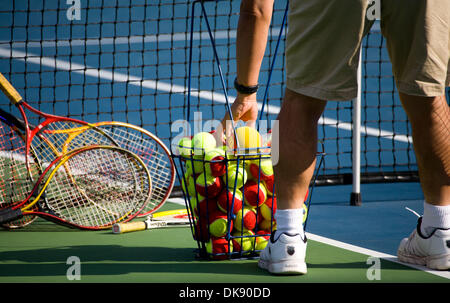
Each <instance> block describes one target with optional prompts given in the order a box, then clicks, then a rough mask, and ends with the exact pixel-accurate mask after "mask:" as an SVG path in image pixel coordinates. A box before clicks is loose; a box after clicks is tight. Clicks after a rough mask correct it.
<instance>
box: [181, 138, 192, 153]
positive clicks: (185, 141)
mask: <svg viewBox="0 0 450 303" xmlns="http://www.w3.org/2000/svg"><path fill="white" fill-rule="evenodd" d="M178 153H179V154H180V155H181V156H183V157H188V156H190V155H191V154H192V139H191V138H189V137H184V138H181V139H180V141H178Z"/></svg>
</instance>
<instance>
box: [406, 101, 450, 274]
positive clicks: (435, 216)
mask: <svg viewBox="0 0 450 303" xmlns="http://www.w3.org/2000/svg"><path fill="white" fill-rule="evenodd" d="M400 99H401V101H402V104H403V107H404V109H405V111H406V113H407V115H408V118H409V120H410V122H411V127H412V136H413V144H414V150H415V153H416V159H417V164H418V168H419V177H420V183H421V186H422V190H423V193H424V196H425V202H424V213H423V216H422V217H421V218H420V220H419V223H418V228H417V229H416V230H414V231H413V233H412V234H411V236H410V237H409V238H405V239H403V241H402V242H401V243H400V246H399V249H398V257H399V259H400V260H401V261H404V262H408V263H416V264H421V265H426V266H428V267H431V268H433V269H449V268H450V108H449V106H448V104H447V101H446V99H445V96H440V97H418V96H411V95H406V94H403V93H400Z"/></svg>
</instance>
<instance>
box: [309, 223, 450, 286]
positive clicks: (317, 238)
mask: <svg viewBox="0 0 450 303" xmlns="http://www.w3.org/2000/svg"><path fill="white" fill-rule="evenodd" d="M306 236H307V237H308V238H309V239H311V240H313V241H317V242H321V243H324V244H328V245H331V246H334V247H338V248H342V249H346V250H350V251H353V252H356V253H360V254H363V255H367V256H372V257H376V258H380V259H383V260H387V261H390V262H394V263H397V264H401V265H404V266H408V267H411V268H414V269H417V270H421V271H424V272H427V273H430V274H432V275H436V276H439V277H443V278H446V279H450V271H439V270H432V269H429V268H428V267H425V266H421V265H415V264H409V263H404V262H400V261H399V260H398V259H397V257H396V256H393V255H390V254H385V253H382V252H378V251H375V250H371V249H366V248H363V247H359V246H356V245H352V244H348V243H345V242H341V241H337V240H333V239H330V238H326V237H322V236H318V235H315V234H311V233H308V232H307V233H306Z"/></svg>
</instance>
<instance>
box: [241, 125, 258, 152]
mask: <svg viewBox="0 0 450 303" xmlns="http://www.w3.org/2000/svg"><path fill="white" fill-rule="evenodd" d="M261 142H262V140H261V135H260V134H259V132H258V131H257V130H256V129H255V128H253V127H249V126H242V127H239V128H237V129H236V137H235V139H234V148H240V149H241V148H244V149H254V148H255V150H251V151H250V152H255V153H256V152H258V151H257V150H256V148H258V147H261Z"/></svg>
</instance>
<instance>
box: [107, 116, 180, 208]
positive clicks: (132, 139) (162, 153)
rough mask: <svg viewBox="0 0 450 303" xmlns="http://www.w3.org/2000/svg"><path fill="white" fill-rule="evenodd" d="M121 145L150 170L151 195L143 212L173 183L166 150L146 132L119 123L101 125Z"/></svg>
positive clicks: (156, 203)
mask: <svg viewBox="0 0 450 303" xmlns="http://www.w3.org/2000/svg"><path fill="white" fill-rule="evenodd" d="M101 128H102V129H103V130H105V132H106V133H108V134H109V135H110V136H111V137H112V138H113V139H114V141H115V142H117V143H118V144H119V145H120V146H121V147H123V148H125V149H127V150H130V151H131V152H133V153H135V154H136V155H137V156H139V157H140V158H141V159H142V161H143V162H144V163H145V165H146V166H147V168H148V170H149V171H150V174H151V178H152V197H151V200H150V202H149V203H148V204H147V206H146V208H145V210H144V211H143V213H145V212H147V211H150V210H152V209H153V208H154V207H156V206H158V205H159V204H160V203H161V202H162V201H163V200H164V199H166V198H167V193H168V192H170V190H171V186H172V184H173V176H174V173H173V166H172V162H171V159H170V156H169V155H168V153H167V151H166V150H164V148H163V147H162V146H161V144H160V143H158V142H157V141H155V140H154V139H153V138H152V137H150V136H149V135H148V134H145V133H143V132H141V131H139V130H136V129H133V128H131V127H124V126H121V125H102V126H101Z"/></svg>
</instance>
